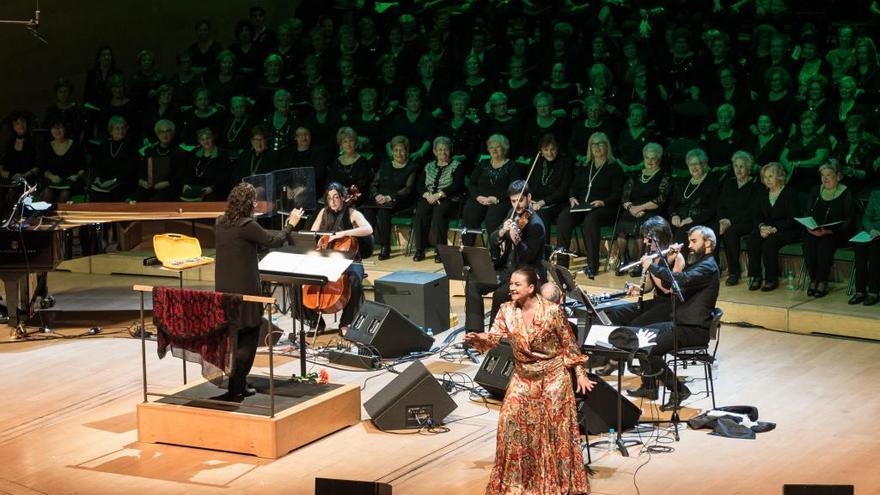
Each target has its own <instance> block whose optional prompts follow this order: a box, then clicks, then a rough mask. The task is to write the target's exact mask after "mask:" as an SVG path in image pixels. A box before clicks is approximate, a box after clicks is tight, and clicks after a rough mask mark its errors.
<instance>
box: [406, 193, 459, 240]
mask: <svg viewBox="0 0 880 495" xmlns="http://www.w3.org/2000/svg"><path fill="white" fill-rule="evenodd" d="M458 207H459V203H458V201H450V200H448V199H441V200H440V201H439V202H438V203H436V204H433V205H432V204H429V203H428V202H427V201H426V200H425V198H419V200H418V201H417V202H416V216H415V218H414V219H413V233H412V236H413V239H415V245H416V251H424V250H425V249H427V247H428V246H429V245H434V246H438V245H445V244H446V243H447V239H448V237H447V236H448V235H449V220H450V219H451V218H452V216H453V215H455V214H456V213H457V212H458Z"/></svg>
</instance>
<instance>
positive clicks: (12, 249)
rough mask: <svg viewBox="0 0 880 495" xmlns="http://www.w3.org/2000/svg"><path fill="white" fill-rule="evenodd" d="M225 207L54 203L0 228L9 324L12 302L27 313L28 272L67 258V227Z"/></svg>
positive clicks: (197, 214) (194, 214) (179, 216)
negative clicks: (44, 212)
mask: <svg viewBox="0 0 880 495" xmlns="http://www.w3.org/2000/svg"><path fill="white" fill-rule="evenodd" d="M225 207H226V203H225V202H205V203H189V202H158V203H133V204H132V203H78V204H59V205H57V208H56V209H55V210H54V211H52V212H51V213H50V214H48V215H44V216H42V217H38V218H31V219H30V220H29V221H28V222H27V223H26V224H20V223H16V224H14V228H9V229H0V279H2V280H3V283H4V286H5V288H6V290H5V297H4V300H5V303H6V305H7V310H8V313H9V322H8V324H9V326H13V327H14V326H18V324H19V323H20V318H19V314H18V311H16V306H17V308H18V310H19V311H21V312H22V313H23V314H24V315H25V316H26V317H27V316H30V315H32V313H33V298H32V297H31V291H30V283H31V282H30V281H31V275H36V274H41V273H45V272H49V271H53V270H55V269H56V268H57V267H58V265H59V264H60V263H61V262H62V261H64V260H66V259H70V255H69V253H70V252H71V249H69V248H68V247H69V243H70V239H71V238H72V232H73V229H75V228H78V227H82V226H87V225H97V224H108V223H113V222H142V221H150V220H196V219H206V218H216V217H218V216H220V215H222V214H223V211H224V209H225ZM40 285H41V284H38V290H39V291H41V292H43V293H38V294H37V295H38V296H45V295H46V294H45V287H40ZM42 285H44V284H42Z"/></svg>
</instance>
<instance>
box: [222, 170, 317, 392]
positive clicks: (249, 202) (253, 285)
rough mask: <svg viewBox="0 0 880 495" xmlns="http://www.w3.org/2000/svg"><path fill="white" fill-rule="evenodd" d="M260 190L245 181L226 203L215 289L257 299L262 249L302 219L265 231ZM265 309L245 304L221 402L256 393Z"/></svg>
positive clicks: (279, 241)
mask: <svg viewBox="0 0 880 495" xmlns="http://www.w3.org/2000/svg"><path fill="white" fill-rule="evenodd" d="M256 202H257V191H256V189H254V186H252V185H251V184H248V183H246V182H241V183H239V184H238V185H236V186H235V187H234V188H232V192H230V193H229V198H228V199H227V201H226V212H225V213H224V214H223V215H221V216H220V217H219V218H218V219H217V222H216V224H215V225H214V235H215V238H216V244H217V265H216V266H217V269H216V273H215V277H214V290H215V291H217V292H228V293H234V294H247V295H253V296H257V295H260V294H261V291H260V272H259V269H258V268H257V262H258V261H259V256H258V254H257V253H258V249H259V248H260V247H279V246H281V245H282V244H283V243H284V239H286V238H287V235H288V234H289V233H290V232H291V231H292V230H293V226H294V225H296V224H297V223H298V222H299V220H300V218H301V217H302V210H295V211H293V212H292V213H291V215H290V218H289V219H288V223H287V225H285V226H284V230H282V231H281V232H280V233H278V234H271V233H269V232H266V231H265V230H263V228H262V227H260V224H258V223H257V222H256V221H255V220H254V206H255V205H256ZM262 314H263V308H262V305H260V304H259V303H247V302H246V303H242V306H241V324H242V326H243V328H241V329H240V330H239V332H238V345H237V347H236V350H235V356H234V362H233V363H232V374H231V375H230V377H229V387H228V389H227V392H226V393H225V394H223V395H221V396H219V397H214V398H215V399H218V400H230V401H237V402H241V401H242V400H244V398H245V397H247V396H249V395H253V394H254V393H256V392H255V391H254V389H253V388H250V387H248V386H247V376H248V373H249V372H250V370H251V366H252V365H253V364H254V356H255V355H256V353H257V346H258V345H259V342H257V341H258V339H259V335H260V325H261V324H262Z"/></svg>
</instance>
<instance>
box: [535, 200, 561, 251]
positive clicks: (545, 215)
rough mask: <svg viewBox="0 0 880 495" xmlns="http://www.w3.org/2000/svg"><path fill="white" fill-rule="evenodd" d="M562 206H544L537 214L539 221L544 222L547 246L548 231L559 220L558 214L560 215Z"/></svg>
mask: <svg viewBox="0 0 880 495" xmlns="http://www.w3.org/2000/svg"><path fill="white" fill-rule="evenodd" d="M562 206H563V205H562V204H558V205H552V206H544V207H543V208H541V209H540V210H538V212H537V213H538V216H539V217H541V221H542V222H544V228H545V229H546V231H547V243H548V244H549V243H550V229H552V228H553V225H555V224H556V222H557V220H558V219H559V214H560V213H562ZM557 235H558V234H557ZM556 244H557V245H558V244H559V243H558V242H557V243H556Z"/></svg>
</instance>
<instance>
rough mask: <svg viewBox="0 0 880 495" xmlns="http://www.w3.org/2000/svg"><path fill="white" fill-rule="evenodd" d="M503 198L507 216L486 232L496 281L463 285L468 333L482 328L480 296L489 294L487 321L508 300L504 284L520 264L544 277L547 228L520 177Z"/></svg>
mask: <svg viewBox="0 0 880 495" xmlns="http://www.w3.org/2000/svg"><path fill="white" fill-rule="evenodd" d="M507 197H508V198H509V199H510V204H511V206H512V209H511V210H510V211H509V212H508V214H507V217H506V218H507V219H506V220H505V221H504V223H502V224H501V226H500V227H498V228H497V229H496V230H495V231H493V232H492V233H491V234H490V235H489V246H490V250H491V251H492V252H493V254H494V255H497V256H493V259H496V260H497V262H496V264H495V273H496V274H497V275H498V283H496V284H490V285H489V284H478V283H467V284H466V287H465V303H464V304H465V308H464V311H465V324H464V327H465V330H467V331H468V332H482V331H483V315H484V314H485V310H484V309H483V295H484V294H488V293H489V292H493V291H494V292H493V294H492V313H491V315H490V324H491V322H492V321H494V320H495V314H496V313H497V312H498V308H499V307H501V304H503V303H504V302H507V301H509V300H510V293H509V290H508V285H509V281H510V275H511V274H512V273H513V272H514V271H515V270H516V269H518V268H521V267H523V266H530V267H532V268H533V269H534V270H535V271H536V272H537V273H538V274H539V275H540V276H541V278H544V267H543V265H542V264H541V260H542V259H543V252H544V244H546V242H547V230H546V229H545V228H544V222H543V221H541V217H540V216H538V215H537V214H536V213H535V212H534V211H533V210H532V209H531V208H530V207H529V205H530V204H531V201H532V195H531V193H530V192H529V187H528V185H527V184H526V181H524V180H516V181H514V182H513V183H511V184H510V186H509V187H508V188H507Z"/></svg>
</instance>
